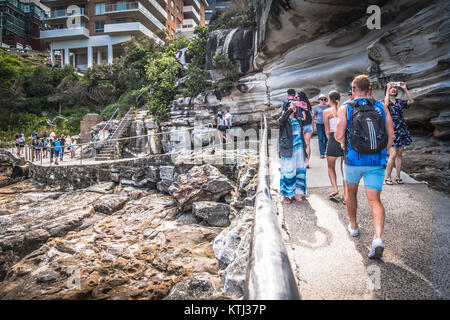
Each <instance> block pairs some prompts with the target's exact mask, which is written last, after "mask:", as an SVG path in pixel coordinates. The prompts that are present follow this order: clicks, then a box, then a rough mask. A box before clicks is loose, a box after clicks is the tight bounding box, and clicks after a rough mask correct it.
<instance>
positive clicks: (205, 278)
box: [163, 273, 221, 300]
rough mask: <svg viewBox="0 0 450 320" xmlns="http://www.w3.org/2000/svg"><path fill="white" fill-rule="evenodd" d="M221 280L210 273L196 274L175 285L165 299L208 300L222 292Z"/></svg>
mask: <svg viewBox="0 0 450 320" xmlns="http://www.w3.org/2000/svg"><path fill="white" fill-rule="evenodd" d="M220 287H221V286H220V281H219V280H218V279H217V278H215V277H212V276H211V275H210V274H209V273H200V274H196V275H195V276H193V277H190V278H188V279H186V280H183V281H181V282H179V283H177V284H176V285H174V286H173V288H172V290H170V293H169V295H168V296H167V297H165V298H164V299H163V300H207V299H210V298H211V297H214V296H217V295H218V294H219V292H220Z"/></svg>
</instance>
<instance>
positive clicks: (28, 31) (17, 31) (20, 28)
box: [0, 0, 46, 50]
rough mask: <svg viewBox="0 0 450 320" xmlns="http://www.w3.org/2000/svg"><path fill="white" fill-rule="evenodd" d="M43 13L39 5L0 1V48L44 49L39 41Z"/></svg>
mask: <svg viewBox="0 0 450 320" xmlns="http://www.w3.org/2000/svg"><path fill="white" fill-rule="evenodd" d="M44 18H45V11H44V10H43V8H41V6H40V5H39V4H36V3H33V2H30V1H27V0H24V1H18V0H0V46H1V47H4V48H18V49H34V50H43V49H45V48H46V47H45V43H43V42H42V41H41V40H40V39H39V32H40V29H41V28H43V25H42V22H41V21H42V19H44Z"/></svg>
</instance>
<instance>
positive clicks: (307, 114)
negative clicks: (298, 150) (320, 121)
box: [295, 90, 314, 169]
mask: <svg viewBox="0 0 450 320" xmlns="http://www.w3.org/2000/svg"><path fill="white" fill-rule="evenodd" d="M295 99H296V101H297V103H298V105H297V106H298V107H300V108H301V110H303V112H299V116H300V118H301V119H302V121H303V135H304V137H305V144H306V148H305V149H306V154H307V158H306V168H307V169H309V159H310V158H311V137H312V134H313V131H314V130H313V125H312V121H313V120H312V107H311V102H309V99H308V97H307V96H306V94H305V93H304V92H303V91H301V90H300V91H298V92H297V94H296V96H295Z"/></svg>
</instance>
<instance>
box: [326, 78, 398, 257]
mask: <svg viewBox="0 0 450 320" xmlns="http://www.w3.org/2000/svg"><path fill="white" fill-rule="evenodd" d="M370 91H371V86H370V79H369V77H367V76H366V75H360V76H357V77H356V78H355V79H354V80H353V82H352V92H353V101H352V102H350V103H348V104H346V105H345V106H343V107H341V108H340V109H339V112H338V118H339V120H338V123H337V127H336V132H335V138H336V140H337V141H338V142H340V143H341V146H342V148H343V149H345V152H344V155H345V164H344V180H345V184H346V187H347V196H346V199H345V201H346V204H347V212H348V217H349V220H350V224H349V225H348V227H347V229H348V232H349V233H350V235H351V236H353V237H356V236H358V235H359V231H358V224H357V222H356V215H357V208H358V200H357V194H358V185H359V182H360V180H361V177H363V178H364V186H365V189H366V195H367V200H368V201H369V205H370V208H371V210H372V217H373V226H374V240H373V241H372V249H371V251H370V252H369V255H368V256H369V258H371V259H379V258H381V256H382V255H383V250H384V243H383V240H382V235H383V228H384V216H385V213H384V207H383V204H382V203H381V198H380V196H381V190H382V186H383V182H384V174H385V171H386V164H387V160H386V158H387V151H386V150H387V148H390V146H391V145H392V143H393V141H394V127H393V124H392V118H391V115H390V113H389V110H385V108H384V107H383V103H382V102H381V101H377V100H373V99H370Z"/></svg>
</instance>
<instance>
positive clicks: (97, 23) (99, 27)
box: [95, 20, 105, 33]
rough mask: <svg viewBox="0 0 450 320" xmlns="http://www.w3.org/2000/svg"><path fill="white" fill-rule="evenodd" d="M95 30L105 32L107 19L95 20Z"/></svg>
mask: <svg viewBox="0 0 450 320" xmlns="http://www.w3.org/2000/svg"><path fill="white" fill-rule="evenodd" d="M95 32H96V33H102V32H105V20H99V21H95Z"/></svg>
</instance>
